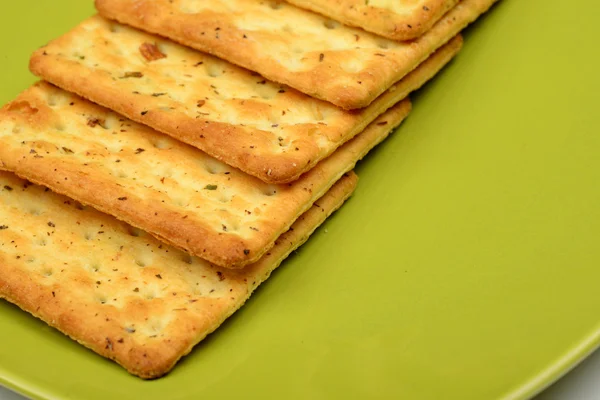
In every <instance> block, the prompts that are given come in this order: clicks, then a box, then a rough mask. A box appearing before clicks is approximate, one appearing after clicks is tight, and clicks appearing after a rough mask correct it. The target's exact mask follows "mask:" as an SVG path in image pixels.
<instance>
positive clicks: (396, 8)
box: [285, 0, 459, 40]
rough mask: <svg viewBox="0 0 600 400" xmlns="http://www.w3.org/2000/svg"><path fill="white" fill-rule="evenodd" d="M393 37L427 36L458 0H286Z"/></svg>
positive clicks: (405, 38) (400, 38)
mask: <svg viewBox="0 0 600 400" xmlns="http://www.w3.org/2000/svg"><path fill="white" fill-rule="evenodd" d="M285 1H287V2H288V3H292V4H295V5H297V6H298V7H302V8H305V9H308V10H312V11H314V12H317V13H319V14H323V15H326V16H328V17H329V18H333V19H335V20H337V21H340V22H342V23H344V24H346V25H351V26H357V27H359V28H362V29H364V30H366V31H369V32H373V33H375V34H377V35H381V36H384V37H386V38H390V39H393V40H412V39H416V38H418V37H419V36H421V35H424V34H425V33H426V32H427V31H428V30H429V29H431V27H432V26H433V25H434V24H435V23H436V22H437V21H438V20H439V19H440V18H442V16H443V15H444V14H445V13H446V12H447V11H448V10H450V9H451V8H452V7H453V6H455V5H456V3H458V2H459V0H285Z"/></svg>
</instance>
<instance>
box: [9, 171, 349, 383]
mask: <svg viewBox="0 0 600 400" xmlns="http://www.w3.org/2000/svg"><path fill="white" fill-rule="evenodd" d="M356 181H357V178H356V175H354V173H349V174H347V175H346V176H344V177H342V178H341V180H340V181H339V182H338V183H336V184H335V185H334V186H333V187H332V189H331V190H330V191H329V192H328V193H327V194H326V195H325V196H323V198H321V199H320V200H319V201H318V203H317V204H315V205H313V206H312V208H311V209H310V210H309V211H307V212H306V213H305V214H303V215H302V216H301V217H300V218H299V219H298V220H297V221H296V222H295V223H294V225H293V229H292V230H290V231H288V232H287V233H285V234H283V235H282V236H281V237H280V238H279V239H278V241H277V243H276V245H275V246H274V247H273V249H271V251H270V252H269V253H268V254H266V255H265V256H264V257H263V258H261V259H260V260H259V261H258V262H257V263H255V264H252V265H250V266H248V267H247V268H245V269H243V270H239V271H233V270H226V269H220V268H218V267H217V266H215V265H212V264H210V263H207V262H205V261H203V260H202V259H199V258H196V257H190V256H189V255H187V254H186V253H183V252H181V251H178V250H177V249H174V248H172V247H169V246H167V245H164V244H163V243H161V242H159V241H158V240H156V239H154V238H153V237H151V236H150V235H147V234H145V233H143V232H140V231H138V230H135V229H134V228H132V227H131V226H128V225H127V224H125V223H122V222H119V221H117V220H116V219H114V218H112V217H110V216H108V215H106V214H102V213H100V212H98V211H96V210H94V209H91V208H85V207H82V206H81V205H80V204H78V203H77V202H76V201H74V200H72V199H70V198H67V197H64V196H61V195H58V194H55V193H53V192H50V191H48V190H47V189H45V188H44V187H41V186H37V185H32V184H31V183H28V182H26V181H24V180H21V179H18V178H17V177H16V176H15V175H13V174H10V173H7V172H0V202H1V203H2V207H0V298H5V299H7V300H8V301H10V302H12V303H15V304H16V305H18V306H19V307H21V308H22V309H23V310H25V311H27V312H29V313H31V314H33V315H34V316H36V317H38V318H40V319H42V320H43V321H44V322H46V323H47V324H49V325H50V326H52V327H54V328H56V329H58V330H60V331H61V332H63V333H65V334H66V335H68V336H70V337H71V338H73V339H74V340H76V341H78V342H79V343H81V344H83V345H84V346H86V347H88V348H90V349H92V350H94V351H95V352H97V353H98V354H100V355H102V356H104V357H107V358H109V359H111V360H114V361H116V362H117V363H119V364H120V365H122V366H123V367H125V368H126V369H127V370H128V371H129V372H130V373H132V374H134V375H137V376H140V377H142V378H157V377H160V376H161V375H164V374H166V373H167V372H168V371H169V370H170V369H171V368H173V366H174V365H175V364H176V363H177V361H178V360H179V359H180V358H181V357H183V356H184V355H186V354H188V353H189V352H190V351H191V350H192V348H193V346H195V345H196V344H197V343H198V342H200V341H201V340H202V339H204V337H206V335H208V334H209V333H211V332H212V331H214V330H215V329H216V328H217V327H218V326H219V325H220V324H221V323H222V322H223V321H224V320H225V319H227V318H228V317H229V316H230V315H231V314H233V313H234V312H235V311H236V310H237V309H239V308H240V307H241V306H242V305H243V304H244V302H245V301H246V300H247V299H248V298H249V297H250V295H251V294H252V292H253V291H254V290H255V289H256V288H257V287H258V285H260V284H261V283H262V282H263V281H264V280H266V279H267V278H268V277H269V275H270V274H271V272H272V271H273V270H274V269H275V268H277V267H278V266H279V264H280V263H281V262H282V261H283V260H284V259H285V258H286V257H287V256H288V255H289V254H290V252H292V251H293V250H295V249H296V248H298V247H299V246H300V245H301V244H302V243H304V241H306V240H307V239H308V237H309V235H310V234H311V233H312V232H313V231H314V230H315V229H316V228H317V227H318V226H319V225H320V224H321V223H322V222H323V221H324V220H325V218H326V217H327V216H329V215H330V214H331V213H332V212H333V211H335V210H336V209H337V208H338V207H340V206H341V205H342V203H343V202H344V201H345V200H346V199H347V198H348V197H349V196H350V194H351V193H352V191H353V190H354V187H355V185H356Z"/></svg>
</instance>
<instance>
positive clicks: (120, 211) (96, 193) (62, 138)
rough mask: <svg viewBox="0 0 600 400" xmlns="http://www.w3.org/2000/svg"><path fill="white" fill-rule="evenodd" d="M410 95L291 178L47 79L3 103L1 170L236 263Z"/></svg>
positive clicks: (406, 106) (306, 202) (271, 238)
mask: <svg viewBox="0 0 600 400" xmlns="http://www.w3.org/2000/svg"><path fill="white" fill-rule="evenodd" d="M409 110H410V101H409V100H405V101H403V102H401V103H399V104H398V105H396V106H394V107H393V108H391V109H390V110H389V111H387V112H386V113H384V114H383V115H382V116H380V117H379V118H378V119H377V120H375V121H374V122H373V123H372V124H371V125H370V126H369V127H368V128H367V129H366V130H365V131H364V132H363V133H362V134H361V135H358V136H357V137H356V138H354V139H353V140H352V141H350V142H348V143H347V144H346V145H344V146H343V147H342V148H341V149H340V150H338V151H337V152H335V153H334V154H333V155H332V156H331V157H329V158H327V159H325V160H324V161H322V162H321V163H319V164H318V165H317V166H316V167H315V168H313V169H312V170H311V171H310V172H308V173H307V174H305V175H304V176H303V177H302V178H301V179H299V180H297V181H295V182H294V183H291V184H285V185H270V184H266V183H264V182H262V181H260V180H259V179H256V178H254V177H251V176H249V175H247V174H245V173H243V172H241V171H239V170H237V169H235V168H232V167H230V166H228V165H227V164H224V163H222V162H220V161H218V160H216V159H215V158H213V157H210V156H209V155H207V154H206V153H204V152H202V151H200V150H198V149H195V148H193V147H191V146H188V145H186V144H184V143H181V142H179V141H177V140H174V139H171V138H169V137H168V136H165V135H163V134H160V133H158V132H156V131H154V130H152V129H151V128H148V127H146V126H144V125H141V124H138V123H135V122H133V121H131V120H128V119H126V118H124V117H122V116H120V115H119V114H116V113H114V112H112V111H109V110H107V109H105V108H103V107H100V106H98V105H95V104H93V103H90V102H88V101H86V100H84V99H82V98H80V97H78V96H77V95H74V94H71V93H68V92H65V91H63V90H62V89H59V88H57V87H54V86H52V85H50V84H48V83H45V82H40V83H38V84H36V85H34V86H33V87H32V88H30V89H28V90H27V91H25V92H24V93H23V94H21V95H20V96H19V97H18V98H17V99H16V100H14V101H13V102H11V103H9V104H7V105H6V106H5V107H3V108H2V109H1V110H0V142H2V146H0V169H4V170H9V171H12V172H15V173H17V174H18V175H19V176H21V177H23V178H26V179H29V180H30V181H32V182H34V183H37V184H42V185H44V186H47V187H50V188H51V189H52V190H54V191H55V192H58V193H61V194H64V195H67V196H69V197H71V198H74V199H75V200H78V201H80V202H82V203H84V204H86V205H92V206H94V207H96V208H97V209H99V210H101V211H104V212H106V213H107V214H111V215H114V216H116V217H117V218H119V219H121V220H123V221H126V222H128V223H130V224H131V225H133V226H136V227H138V228H141V229H144V230H145V231H148V232H150V233H152V234H153V235H155V236H156V237H158V238H161V239H162V240H163V241H165V242H168V243H170V244H173V245H175V246H177V247H179V248H182V249H185V250H187V251H188V252H190V253H191V254H193V255H196V256H198V257H202V258H204V259H207V260H209V261H211V262H213V263H215V264H217V265H220V266H223V267H227V268H241V267H243V266H245V265H247V264H249V263H251V262H256V261H258V259H259V258H260V257H262V255H263V254H264V253H266V252H267V251H268V250H269V248H271V247H272V246H273V244H274V242H275V240H276V239H277V238H278V237H279V236H280V235H281V234H283V233H284V232H285V231H287V230H288V228H289V227H290V225H291V224H292V223H293V222H294V221H295V220H296V219H297V218H298V217H299V216H300V215H302V213H304V212H305V211H306V210H308V209H309V208H310V207H311V205H312V204H313V203H314V201H315V200H317V199H318V198H320V197H321V196H323V195H324V194H325V192H327V190H329V188H330V187H331V186H332V185H333V184H334V183H335V182H336V181H337V180H338V179H340V177H341V176H342V175H343V174H344V173H346V172H348V171H350V170H351V169H352V168H353V167H354V165H355V163H356V162H357V161H358V160H360V159H361V158H362V157H363V156H364V155H365V154H366V153H367V152H368V151H369V150H370V149H371V148H373V147H374V146H375V145H377V144H378V143H379V142H380V141H382V140H383V139H384V138H385V137H386V136H387V135H388V134H389V133H390V131H391V130H392V129H393V128H394V127H396V126H397V125H398V124H400V122H401V121H402V120H403V119H404V118H405V117H406V116H407V114H408V112H409Z"/></svg>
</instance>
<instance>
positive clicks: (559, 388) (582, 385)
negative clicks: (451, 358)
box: [0, 351, 600, 400]
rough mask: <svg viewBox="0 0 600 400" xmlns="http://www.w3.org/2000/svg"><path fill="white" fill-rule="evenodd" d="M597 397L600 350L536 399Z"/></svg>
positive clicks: (14, 399) (6, 398)
mask: <svg viewBox="0 0 600 400" xmlns="http://www.w3.org/2000/svg"><path fill="white" fill-rule="evenodd" d="M596 399H598V400H600V351H597V352H596V353H594V354H592V355H591V356H590V357H589V358H588V359H586V360H585V361H584V362H583V363H581V364H580V365H579V366H577V367H576V368H575V369H574V370H573V371H571V372H570V373H568V374H567V375H566V376H565V377H563V378H562V379H561V380H559V381H558V382H556V383H555V384H554V385H552V386H550V387H549V388H548V389H546V390H545V391H544V392H542V393H541V394H540V395H539V396H537V397H536V398H535V400H596ZM0 400H25V398H24V397H22V396H19V395H18V394H16V393H13V392H10V391H9V390H7V389H4V388H2V387H0ZM117 400H118V399H117Z"/></svg>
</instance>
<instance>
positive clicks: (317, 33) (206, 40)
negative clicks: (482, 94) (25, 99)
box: [96, 0, 495, 109]
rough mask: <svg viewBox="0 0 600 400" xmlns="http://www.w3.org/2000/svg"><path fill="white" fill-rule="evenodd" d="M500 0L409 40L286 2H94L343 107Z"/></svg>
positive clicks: (472, 5) (381, 86)
mask: <svg viewBox="0 0 600 400" xmlns="http://www.w3.org/2000/svg"><path fill="white" fill-rule="evenodd" d="M435 1H438V0H435ZM335 2H336V1H335V0H334V1H328V2H326V3H325V4H326V5H333V4H334V3H335ZM421 2H422V1H418V3H421ZM494 2H495V0H463V1H462V2H461V3H459V5H458V7H455V8H453V9H452V10H451V11H450V12H449V13H447V14H446V15H445V16H444V17H443V18H442V19H441V20H439V22H438V23H437V24H435V25H434V26H433V27H432V28H431V29H430V30H429V31H428V32H427V33H426V34H424V35H423V36H422V37H420V38H418V39H416V40H414V41H404V42H398V41H394V40H390V39H386V38H383V37H381V36H377V35H374V34H370V33H368V32H365V31H363V30H361V29H355V28H350V27H347V26H344V25H341V24H339V23H338V22H335V21H333V20H331V19H328V18H325V17H322V16H320V15H318V14H314V13H312V12H309V11H306V10H302V9H299V8H297V7H295V6H293V5H290V4H286V3H273V2H269V1H256V0H215V1H210V2H199V1H194V0H97V2H96V5H97V8H98V10H99V11H100V13H101V14H102V15H104V16H105V17H107V18H110V19H114V20H118V21H121V22H123V23H126V24H129V25H132V26H135V27H138V28H140V29H143V30H146V31H149V32H153V33H156V34H159V35H162V36H165V37H169V38H171V39H172V40H174V41H176V42H179V43H183V44H185V45H187V46H190V47H193V48H196V49H198V50H201V51H205V52H208V53H211V54H214V55H216V56H218V57H220V58H222V59H226V60H228V61H230V62H232V63H234V64H237V65H240V66H242V67H244V68H248V69H249V70H252V71H256V72H258V73H260V74H261V75H262V76H264V77H266V78H267V79H270V80H272V81H274V82H279V83H283V84H286V85H289V86H291V87H294V88H296V89H297V90H299V91H301V92H303V93H306V94H309V95H310V96H312V97H315V98H319V99H323V100H326V101H328V102H331V103H333V104H335V105H337V106H339V107H342V108H344V109H357V108H364V107H367V106H368V105H369V104H371V102H373V101H374V100H375V99H376V98H377V97H378V96H379V95H381V94H382V93H383V92H385V90H386V89H388V88H389V87H390V86H391V85H393V84H394V83H396V82H398V81H399V80H400V79H402V77H404V76H405V75H406V74H408V73H409V72H410V71H411V70H413V69H414V68H416V67H417V65H419V63H421V62H422V61H423V60H425V59H426V58H427V57H428V56H429V55H430V54H431V53H432V52H434V51H435V50H436V49H437V48H439V47H440V46H442V45H443V44H444V43H446V42H448V41H449V40H450V39H451V38H452V37H454V36H455V35H457V34H458V33H459V32H460V31H461V30H462V29H463V28H464V27H466V26H467V25H468V24H469V23H471V22H472V21H474V20H475V19H476V18H477V17H478V16H479V15H481V14H482V13H484V12H485V11H486V10H487V9H488V8H489V7H490V6H491V5H492V4H493V3H494ZM397 3H402V4H406V3H407V2H406V1H405V2H402V1H397V2H395V3H394V4H397ZM410 3H417V1H411V2H410ZM454 3H456V1H454V0H451V1H450V2H448V1H447V0H445V3H444V4H445V5H446V6H448V5H450V4H454ZM409 8H410V7H409ZM417 8H418V7H417ZM444 8H445V7H444ZM338 15H339V13H338ZM364 20H365V21H372V22H373V23H379V22H381V21H382V19H381V18H373V19H369V18H364Z"/></svg>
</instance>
